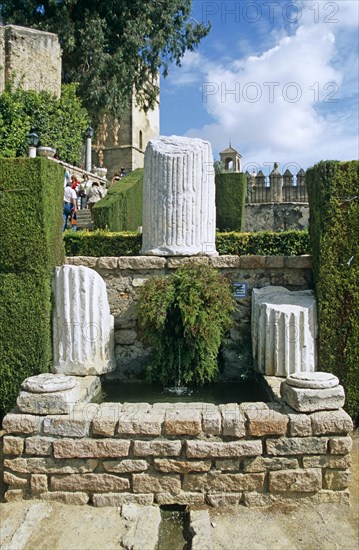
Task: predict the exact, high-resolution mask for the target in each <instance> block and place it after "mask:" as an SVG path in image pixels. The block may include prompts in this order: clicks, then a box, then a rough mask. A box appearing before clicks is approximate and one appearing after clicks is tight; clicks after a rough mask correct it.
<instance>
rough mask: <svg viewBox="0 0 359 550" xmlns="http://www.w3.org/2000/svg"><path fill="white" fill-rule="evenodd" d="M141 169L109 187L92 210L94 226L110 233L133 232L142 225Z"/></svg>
mask: <svg viewBox="0 0 359 550" xmlns="http://www.w3.org/2000/svg"><path fill="white" fill-rule="evenodd" d="M142 190H143V168H139V169H137V170H135V171H134V172H131V174H129V175H128V176H126V177H125V178H123V179H121V180H119V181H118V182H116V183H115V184H114V185H113V186H112V187H110V189H109V191H108V193H107V195H106V197H105V198H104V199H102V200H101V201H99V202H98V203H96V205H95V206H94V208H93V214H94V222H95V226H96V227H98V228H100V229H106V228H107V229H109V230H110V231H135V230H136V229H137V228H138V227H139V226H140V225H142Z"/></svg>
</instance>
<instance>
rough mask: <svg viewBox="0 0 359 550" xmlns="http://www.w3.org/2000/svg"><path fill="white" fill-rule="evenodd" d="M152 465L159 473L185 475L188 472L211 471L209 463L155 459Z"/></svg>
mask: <svg viewBox="0 0 359 550" xmlns="http://www.w3.org/2000/svg"><path fill="white" fill-rule="evenodd" d="M153 465H154V467H155V469H156V470H158V471H159V472H165V473H170V472H175V473H178V474H187V473H188V472H208V471H209V470H210V469H211V462H210V461H201V462H199V461H190V460H187V461H184V460H170V459H167V458H155V460H154V462H153Z"/></svg>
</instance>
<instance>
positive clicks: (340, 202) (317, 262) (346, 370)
mask: <svg viewBox="0 0 359 550" xmlns="http://www.w3.org/2000/svg"><path fill="white" fill-rule="evenodd" d="M306 184H307V188H308V195H309V206H310V238H311V243H312V250H313V267H314V274H315V280H316V289H317V296H318V306H319V367H320V369H321V370H324V371H329V372H333V373H334V374H336V375H337V376H338V377H339V379H340V381H341V383H342V384H343V385H344V387H345V390H346V403H347V405H346V406H347V409H348V411H349V413H350V414H351V415H352V416H353V417H354V418H357V419H358V420H359V162H358V161H350V162H338V161H325V162H320V163H319V164H316V165H315V166H313V167H312V168H310V169H309V170H307V172H306Z"/></svg>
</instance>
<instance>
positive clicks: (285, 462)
mask: <svg viewBox="0 0 359 550" xmlns="http://www.w3.org/2000/svg"><path fill="white" fill-rule="evenodd" d="M292 468H299V462H298V460H297V459H296V458H264V457H262V456H257V457H255V458H246V459H245V460H244V461H243V471H244V472H266V471H267V470H289V469H292Z"/></svg>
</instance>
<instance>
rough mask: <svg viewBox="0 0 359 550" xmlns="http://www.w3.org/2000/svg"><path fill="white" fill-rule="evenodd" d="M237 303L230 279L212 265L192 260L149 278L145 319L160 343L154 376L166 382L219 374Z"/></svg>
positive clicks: (142, 306) (142, 307)
mask: <svg viewBox="0 0 359 550" xmlns="http://www.w3.org/2000/svg"><path fill="white" fill-rule="evenodd" d="M234 309H235V306H234V300H233V296H232V286H231V284H230V282H229V281H228V280H227V279H225V277H224V276H223V275H220V274H219V273H218V272H217V270H216V269H214V268H212V267H209V266H205V265H197V266H191V265H187V266H185V267H182V268H180V269H178V270H177V272H176V273H175V274H173V275H170V276H169V277H164V276H161V277H153V278H152V279H150V280H149V281H147V282H146V283H145V285H144V286H143V287H142V288H141V291H140V297H139V323H140V327H141V329H142V331H143V335H144V337H145V339H146V340H147V341H148V343H149V344H150V345H151V346H153V348H154V353H153V357H152V360H151V361H150V364H149V366H148V367H147V377H148V380H149V381H151V382H160V383H161V384H162V385H164V386H168V385H169V386H174V385H178V386H180V385H183V384H195V385H198V384H204V383H205V382H210V381H212V380H214V378H215V377H216V375H217V373H218V361H217V357H218V350H219V346H220V344H221V340H222V336H223V334H224V332H225V331H226V330H227V329H229V327H230V326H231V324H232V322H233V318H232V312H233V311H234Z"/></svg>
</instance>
